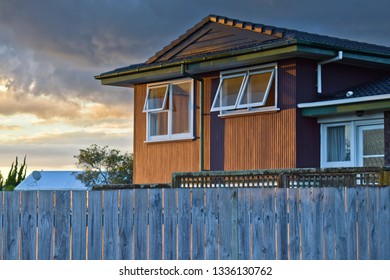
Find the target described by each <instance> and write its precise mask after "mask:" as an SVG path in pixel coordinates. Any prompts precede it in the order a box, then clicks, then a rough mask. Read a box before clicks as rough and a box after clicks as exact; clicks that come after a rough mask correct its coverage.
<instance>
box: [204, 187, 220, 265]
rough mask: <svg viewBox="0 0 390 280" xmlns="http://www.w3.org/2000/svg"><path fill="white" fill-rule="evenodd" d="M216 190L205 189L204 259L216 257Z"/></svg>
mask: <svg viewBox="0 0 390 280" xmlns="http://www.w3.org/2000/svg"><path fill="white" fill-rule="evenodd" d="M218 192H219V188H207V189H206V259H208V260H217V259H218V258H219V257H218V241H219V240H218V219H219V216H218V214H219V211H218V210H219V209H218Z"/></svg>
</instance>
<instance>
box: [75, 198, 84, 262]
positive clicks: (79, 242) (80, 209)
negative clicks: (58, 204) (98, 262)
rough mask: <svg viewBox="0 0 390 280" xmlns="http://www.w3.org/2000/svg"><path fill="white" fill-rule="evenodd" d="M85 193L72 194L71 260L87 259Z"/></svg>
mask: <svg viewBox="0 0 390 280" xmlns="http://www.w3.org/2000/svg"><path fill="white" fill-rule="evenodd" d="M86 202H87V192H86V191H73V192H72V260H85V259H86V258H87V252H86V247H87V242H86V238H87V204H86Z"/></svg>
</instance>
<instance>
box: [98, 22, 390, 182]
mask: <svg viewBox="0 0 390 280" xmlns="http://www.w3.org/2000/svg"><path fill="white" fill-rule="evenodd" d="M95 79H98V80H100V81H101V84H103V85H111V86H122V87H129V88H134V178H133V180H134V183H135V184H147V183H166V182H170V181H171V174H172V173H173V172H194V171H202V170H252V169H280V168H304V167H344V166H345V167H347V166H383V165H390V47H386V46H378V45H373V44H367V43H361V42H355V41H350V40H346V39H339V38H334V37H329V36H324V35H318V34H312V33H307V32H302V31H297V30H290V29H286V28H279V27H273V26H267V25H263V24H255V23H251V22H245V21H240V20H236V19H231V18H226V17H222V16H215V15H210V16H207V17H206V18H204V19H203V20H202V21H200V22H199V23H198V24H196V25H195V26H193V27H192V28H190V29H189V30H187V31H186V32H185V33H184V34H183V35H181V36H179V37H178V38H177V39H176V40H174V41H173V42H171V43H170V44H169V45H168V46H166V47H164V48H163V49H162V50H161V51H159V52H157V53H156V54H155V55H153V56H152V57H151V58H150V59H148V60H147V61H146V62H144V63H141V64H136V65H130V66H127V67H123V68H118V69H115V70H112V71H109V72H105V73H102V74H100V75H97V76H95Z"/></svg>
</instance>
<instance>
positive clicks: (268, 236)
mask: <svg viewBox="0 0 390 280" xmlns="http://www.w3.org/2000/svg"><path fill="white" fill-rule="evenodd" d="M274 191H275V189H273V188H270V189H264V192H265V193H264V206H263V211H264V212H263V223H262V228H263V230H262V242H261V243H262V244H263V248H262V256H261V259H263V260H275V259H276V240H275V193H274ZM281 193H283V194H284V195H285V194H286V193H285V192H279V191H278V198H279V199H278V203H280V204H282V205H280V204H278V206H279V210H281V211H279V212H278V220H280V223H278V228H279V230H280V240H279V241H280V242H281V243H282V244H283V243H285V244H286V245H287V221H286V220H283V219H286V210H285V209H286V207H285V206H286V203H285V202H286V200H285V198H283V199H282V200H283V202H282V201H281V199H280V194H281ZM279 218H280V219H279ZM283 239H284V240H283ZM281 255H284V253H281ZM286 255H287V254H286ZM282 258H283V259H284V257H282Z"/></svg>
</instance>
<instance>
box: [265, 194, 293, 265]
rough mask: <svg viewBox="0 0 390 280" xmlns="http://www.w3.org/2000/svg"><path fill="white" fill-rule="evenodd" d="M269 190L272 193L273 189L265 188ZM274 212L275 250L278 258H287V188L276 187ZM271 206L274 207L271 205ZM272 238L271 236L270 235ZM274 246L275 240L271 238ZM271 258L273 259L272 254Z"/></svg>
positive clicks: (270, 209)
mask: <svg viewBox="0 0 390 280" xmlns="http://www.w3.org/2000/svg"><path fill="white" fill-rule="evenodd" d="M267 190H268V191H269V192H271V193H273V191H274V190H273V189H272V188H271V189H267ZM276 205H277V209H276V213H277V225H278V226H277V230H278V231H277V240H278V242H277V246H278V248H277V250H278V256H277V259H279V260H287V259H288V219H287V190H286V189H285V188H284V189H282V188H277V189H276ZM271 207H274V206H273V205H271ZM269 211H272V208H269ZM271 238H272V237H271ZM272 239H273V238H272ZM272 242H273V244H274V247H276V244H275V242H276V241H275V240H274V239H273V241H272ZM270 258H271V259H275V257H273V256H272V255H271V256H270Z"/></svg>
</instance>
